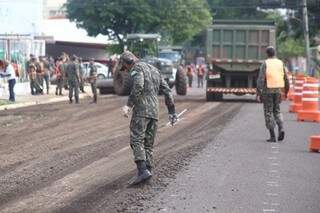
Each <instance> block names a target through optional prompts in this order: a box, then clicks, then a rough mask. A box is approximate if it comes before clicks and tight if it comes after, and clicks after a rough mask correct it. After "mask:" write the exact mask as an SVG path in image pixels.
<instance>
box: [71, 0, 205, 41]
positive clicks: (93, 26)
mask: <svg viewBox="0 0 320 213" xmlns="http://www.w3.org/2000/svg"><path fill="white" fill-rule="evenodd" d="M194 5H196V7H195V6H194ZM65 8H66V11H67V17H68V18H69V19H70V20H71V21H74V22H76V23H77V26H78V27H81V28H84V29H86V30H87V32H88V34H89V35H90V36H96V35H98V34H100V33H101V34H103V35H107V36H109V38H110V39H112V40H116V41H118V43H119V44H120V46H121V47H122V46H123V45H124V40H123V39H124V36H125V35H126V34H128V33H161V34H162V35H163V36H165V37H167V38H168V40H170V41H172V42H173V43H181V42H184V41H186V40H189V39H191V38H192V37H193V36H194V35H195V34H197V33H198V32H200V31H201V30H202V29H203V28H205V27H206V26H207V25H208V24H209V23H211V15H210V11H209V10H208V7H207V4H206V1H205V0H86V1H82V0H68V1H67V3H66V4H65Z"/></svg>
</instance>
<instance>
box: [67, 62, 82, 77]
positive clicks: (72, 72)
mask: <svg viewBox="0 0 320 213" xmlns="http://www.w3.org/2000/svg"><path fill="white" fill-rule="evenodd" d="M66 77H67V79H68V81H78V80H79V65H78V64H77V63H75V62H69V63H68V64H67V66H66Z"/></svg>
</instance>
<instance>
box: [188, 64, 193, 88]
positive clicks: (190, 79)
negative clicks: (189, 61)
mask: <svg viewBox="0 0 320 213" xmlns="http://www.w3.org/2000/svg"><path fill="white" fill-rule="evenodd" d="M187 77H188V84H189V87H190V88H191V87H192V81H193V68H192V66H191V65H188V66H187Z"/></svg>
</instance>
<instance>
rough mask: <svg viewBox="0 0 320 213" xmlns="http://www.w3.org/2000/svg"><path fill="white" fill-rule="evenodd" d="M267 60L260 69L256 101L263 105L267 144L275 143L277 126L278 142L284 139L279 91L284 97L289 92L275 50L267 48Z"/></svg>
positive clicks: (282, 67) (287, 83) (285, 76)
mask: <svg viewBox="0 0 320 213" xmlns="http://www.w3.org/2000/svg"><path fill="white" fill-rule="evenodd" d="M266 54H267V56H268V59H267V60H265V61H264V63H263V64H262V65H261V67H260V72H259V76H258V80H257V100H258V101H259V102H262V103H263V109H264V117H265V123H266V127H267V129H268V130H269V133H270V138H269V139H268V140H267V141H268V142H276V141H277V140H276V135H275V130H274V129H275V126H276V124H277V126H278V141H282V140H283V139H284V135H285V132H284V127H283V117H282V114H281V111H280V103H281V89H283V88H284V89H285V96H287V94H288V91H289V80H288V76H287V73H286V70H285V67H284V64H283V62H282V61H281V60H279V59H277V58H276V56H275V49H274V47H272V46H269V47H267V49H266Z"/></svg>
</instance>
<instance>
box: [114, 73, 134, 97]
mask: <svg viewBox="0 0 320 213" xmlns="http://www.w3.org/2000/svg"><path fill="white" fill-rule="evenodd" d="M113 88H114V91H115V93H116V94H117V95H129V94H130V81H129V73H128V72H125V71H124V72H120V70H119V69H117V70H116V71H115V73H114V76H113Z"/></svg>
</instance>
